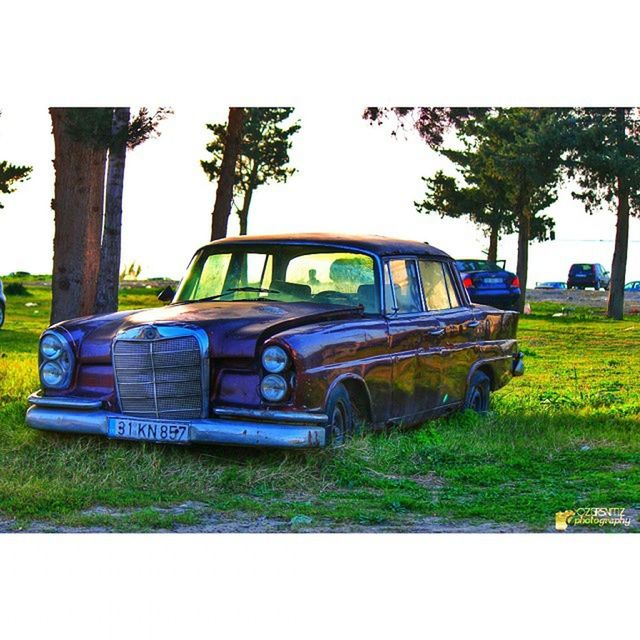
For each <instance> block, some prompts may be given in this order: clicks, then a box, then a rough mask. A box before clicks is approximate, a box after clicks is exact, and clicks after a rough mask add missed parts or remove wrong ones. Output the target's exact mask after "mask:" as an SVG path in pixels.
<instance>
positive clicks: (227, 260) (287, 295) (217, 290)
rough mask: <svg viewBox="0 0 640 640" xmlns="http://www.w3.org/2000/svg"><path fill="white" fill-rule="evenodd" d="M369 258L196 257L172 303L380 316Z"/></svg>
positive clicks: (266, 248) (288, 253)
mask: <svg viewBox="0 0 640 640" xmlns="http://www.w3.org/2000/svg"><path fill="white" fill-rule="evenodd" d="M375 282H376V278H375V269H374V262H373V258H371V257H370V256H366V255H363V254H360V253H350V252H343V251H335V250H332V249H331V248H330V247H309V246H304V247H303V246H296V245H286V244H278V245H259V246H251V245H237V246H232V245H226V246H221V247H210V248H207V249H203V250H202V251H200V252H198V253H197V254H196V255H195V257H194V259H193V260H192V262H191V264H190V266H189V269H188V271H187V275H186V276H185V278H184V280H183V281H182V284H181V285H180V288H179V289H178V293H177V294H176V298H175V301H176V302H190V301H198V300H219V301H220V302H236V301H241V300H264V301H265V302H266V301H276V302H285V303H286V302H311V303H316V304H322V305H325V306H326V305H327V304H329V305H337V306H341V307H354V306H358V305H362V306H363V307H364V310H365V311H366V312H369V313H379V312H380V303H379V300H378V295H377V287H376V285H375Z"/></svg>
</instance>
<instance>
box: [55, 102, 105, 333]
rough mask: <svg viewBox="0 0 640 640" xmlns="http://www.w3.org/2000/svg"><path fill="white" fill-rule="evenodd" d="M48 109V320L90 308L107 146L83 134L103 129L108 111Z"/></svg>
mask: <svg viewBox="0 0 640 640" xmlns="http://www.w3.org/2000/svg"><path fill="white" fill-rule="evenodd" d="M105 111H106V113H104V112H105ZM49 113H50V115H51V123H52V128H53V139H54V143H55V159H54V161H53V165H54V168H55V191H54V193H55V195H54V199H53V201H52V207H53V210H54V213H55V235H54V240H53V277H52V294H53V299H52V306H51V323H52V324H53V323H56V322H60V321H61V320H65V319H67V318H72V317H75V316H85V315H90V314H92V313H93V310H94V303H95V297H96V283H97V279H98V267H99V262H100V238H101V232H102V210H103V201H104V167H105V161H106V149H105V147H104V146H101V145H99V144H93V143H91V142H88V141H87V137H85V134H86V133H87V132H88V131H92V134H91V135H92V136H93V135H95V136H97V135H98V134H99V133H100V132H104V131H103V127H104V125H105V120H106V118H105V116H107V115H109V110H105V109H75V108H66V107H65V108H54V107H52V108H50V109H49ZM106 121H107V122H108V120H106Z"/></svg>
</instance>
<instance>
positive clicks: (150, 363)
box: [113, 325, 209, 420]
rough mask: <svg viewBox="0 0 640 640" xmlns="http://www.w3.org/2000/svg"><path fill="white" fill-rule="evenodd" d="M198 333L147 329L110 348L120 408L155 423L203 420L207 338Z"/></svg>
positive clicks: (126, 334) (120, 337)
mask: <svg viewBox="0 0 640 640" xmlns="http://www.w3.org/2000/svg"><path fill="white" fill-rule="evenodd" d="M203 334H204V332H203V331H202V330H200V329H195V328H187V327H178V326H156V325H146V326H143V327H136V328H135V329H129V330H127V331H125V332H123V333H121V334H119V335H118V336H117V337H116V340H115V341H114V344H113V370H114V374H115V380H116V389H117V393H118V400H119V403H120V409H121V411H122V412H123V413H125V414H128V415H133V416H141V417H146V418H160V419H171V418H174V419H180V420H184V419H189V418H200V417H206V416H207V412H208V407H207V398H208V392H209V376H208V366H209V365H208V348H207V343H208V341H207V337H206V334H204V335H203Z"/></svg>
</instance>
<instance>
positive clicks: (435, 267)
mask: <svg viewBox="0 0 640 640" xmlns="http://www.w3.org/2000/svg"><path fill="white" fill-rule="evenodd" d="M419 264H420V278H421V279H422V288H423V290H424V299H425V300H426V303H427V310H428V311H438V310H442V309H451V308H453V307H459V306H460V302H459V300H458V296H457V295H456V290H455V287H454V284H453V280H452V278H451V274H450V272H449V269H448V267H447V265H446V264H444V263H442V262H437V261H434V260H420V263H419Z"/></svg>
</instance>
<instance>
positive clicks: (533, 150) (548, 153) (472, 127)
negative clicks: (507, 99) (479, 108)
mask: <svg viewBox="0 0 640 640" xmlns="http://www.w3.org/2000/svg"><path fill="white" fill-rule="evenodd" d="M568 135H569V121H568V112H567V111H566V110H563V109H548V108H536V109H532V108H505V109H496V110H493V111H491V112H488V113H487V114H485V115H484V116H483V117H481V118H475V119H473V120H468V121H466V122H465V123H463V124H462V125H461V126H460V128H459V136H460V138H461V139H462V141H463V142H464V144H465V152H466V154H467V155H466V160H467V163H468V164H469V165H470V167H471V176H472V180H471V182H472V184H474V183H475V184H479V185H480V186H481V187H482V191H483V192H488V193H490V194H491V193H497V194H498V196H499V199H498V202H500V203H501V204H502V205H508V208H509V209H511V211H513V212H514V213H516V214H517V212H518V211H519V210H520V209H522V208H523V207H524V206H527V207H528V208H529V211H530V213H531V215H532V218H533V217H535V214H536V213H538V212H540V211H542V210H544V209H546V208H547V207H549V206H550V205H551V204H553V203H554V202H555V201H556V200H557V197H558V195H557V189H558V185H559V184H560V182H561V180H562V178H563V157H564V154H565V152H566V148H567V145H568ZM470 153H473V154H475V157H473V156H472V158H471V159H469V155H468V154H470ZM453 157H454V158H456V157H457V156H456V155H454V156H453ZM462 158H463V159H465V155H464V154H463V155H462ZM474 179H475V181H474ZM485 182H486V183H487V184H488V186H485ZM541 222H542V224H540V225H539V226H538V227H537V235H538V237H539V238H541V239H542V238H544V235H545V234H544V229H545V227H546V228H550V227H552V225H553V221H551V220H550V219H548V218H547V219H546V220H543V221H541ZM532 231H534V235H535V234H536V229H534V228H532Z"/></svg>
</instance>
